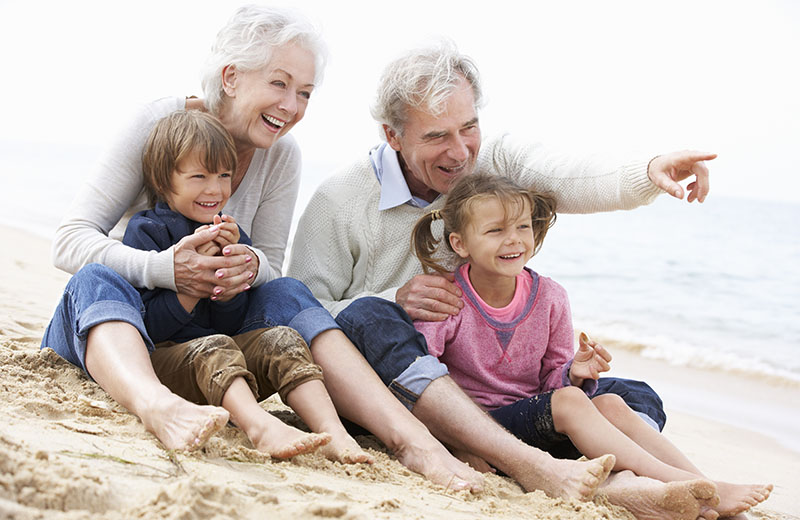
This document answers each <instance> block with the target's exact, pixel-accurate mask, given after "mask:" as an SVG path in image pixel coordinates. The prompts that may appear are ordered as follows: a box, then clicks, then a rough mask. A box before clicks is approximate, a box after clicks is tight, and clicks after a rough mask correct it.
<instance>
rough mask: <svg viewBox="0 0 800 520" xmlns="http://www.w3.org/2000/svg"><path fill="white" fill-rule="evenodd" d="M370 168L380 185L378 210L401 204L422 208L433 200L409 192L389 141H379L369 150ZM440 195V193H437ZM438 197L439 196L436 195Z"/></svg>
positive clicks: (395, 153)
mask: <svg viewBox="0 0 800 520" xmlns="http://www.w3.org/2000/svg"><path fill="white" fill-rule="evenodd" d="M369 158H370V160H371V161H372V169H373V170H374V171H375V176H376V177H377V178H378V183H380V185H381V198H380V200H379V201H378V210H380V211H383V210H385V209H391V208H394V207H397V206H400V205H402V204H408V205H410V206H414V207H416V208H424V207H426V206H428V205H430V204H431V202H433V201H430V202H429V201H427V200H424V199H421V198H419V197H415V196H414V195H412V194H411V190H410V189H409V188H408V183H407V182H406V178H405V176H404V175H403V170H402V168H400V161H399V160H398V159H397V152H395V151H394V150H393V149H392V148H391V147H390V146H389V143H381V144H379V145H378V146H376V147H375V148H373V149H372V150H370V151H369ZM439 196H441V195H439ZM436 198H439V197H436Z"/></svg>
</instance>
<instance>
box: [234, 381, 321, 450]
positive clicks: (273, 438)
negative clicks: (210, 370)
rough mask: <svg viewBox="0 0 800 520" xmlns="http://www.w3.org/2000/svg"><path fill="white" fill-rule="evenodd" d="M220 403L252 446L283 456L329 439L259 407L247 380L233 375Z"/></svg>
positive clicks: (310, 448)
mask: <svg viewBox="0 0 800 520" xmlns="http://www.w3.org/2000/svg"><path fill="white" fill-rule="evenodd" d="M222 407H223V408H225V409H226V410H228V411H229V412H230V414H231V421H232V422H233V424H235V425H236V426H238V427H239V428H241V429H242V430H243V431H244V432H245V434H246V435H247V438H248V439H250V442H252V443H253V446H254V447H255V448H256V449H257V450H258V451H261V452H264V453H267V454H268V455H270V456H272V457H275V458H278V459H286V458H289V457H294V456H295V455H300V454H302V453H309V452H312V451H314V450H316V449H317V448H319V447H320V446H323V445H325V444H327V443H329V442H330V440H331V436H330V435H329V434H327V433H306V432H302V431H300V430H298V429H297V428H293V427H291V426H289V425H288V424H285V423H284V422H283V421H281V420H280V419H278V418H277V417H274V416H273V415H272V414H270V413H269V412H267V411H266V410H264V409H263V408H261V406H260V405H259V404H258V401H256V398H255V396H253V392H252V391H251V390H250V387H249V386H248V384H247V382H246V381H245V380H244V379H243V378H241V377H237V378H236V379H234V380H233V382H232V383H231V385H230V386H229V387H228V389H227V390H226V391H225V395H224V396H222Z"/></svg>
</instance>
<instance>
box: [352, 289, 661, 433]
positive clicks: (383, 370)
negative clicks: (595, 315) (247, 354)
mask: <svg viewBox="0 0 800 520" xmlns="http://www.w3.org/2000/svg"><path fill="white" fill-rule="evenodd" d="M336 322H337V323H338V324H339V325H340V326H341V328H342V330H343V331H344V333H345V334H346V335H347V337H348V338H350V341H352V342H353V344H354V345H355V346H356V348H357V349H358V350H359V351H360V352H361V354H363V355H364V357H365V358H366V359H367V362H369V364H370V365H371V366H372V368H373V370H375V372H377V373H378V376H379V377H380V378H381V380H382V381H383V383H384V384H385V385H387V386H388V387H389V389H390V390H391V391H392V393H393V394H394V395H395V396H396V397H397V398H398V399H399V400H400V401H401V402H402V403H403V404H404V405H405V406H406V407H407V408H408V409H409V410H411V409H412V408H413V407H414V404H415V403H416V402H417V399H418V398H419V396H420V395H422V392H424V391H425V388H427V386H428V384H430V382H431V381H433V380H434V379H436V378H439V377H442V376H445V375H447V374H448V370H447V367H446V366H445V365H444V364H443V363H441V362H440V361H439V360H438V359H436V358H435V357H433V356H431V355H430V354H428V346H427V344H426V343H425V337H424V336H423V335H422V334H421V333H419V332H417V330H416V329H415V328H414V324H413V323H412V321H411V318H410V317H409V316H408V314H407V313H406V312H405V311H404V310H403V309H402V307H400V306H399V305H397V304H396V303H394V302H390V301H388V300H385V299H383V298H377V297H374V296H369V297H365V298H359V299H357V300H355V301H354V302H353V303H351V304H350V305H348V306H347V308H345V309H344V310H342V311H341V312H340V313H339V315H338V316H337V317H336ZM604 393H614V394H617V395H619V396H620V397H622V399H623V400H625V402H626V403H627V404H628V406H630V407H631V408H632V409H633V410H634V411H636V412H637V413H639V415H640V416H642V418H643V419H644V420H645V421H646V422H648V424H650V425H651V426H653V427H654V428H655V427H657V428H658V429H659V430H661V429H663V428H664V424H665V422H666V414H665V413H664V408H663V404H662V402H661V398H659V397H658V394H656V393H655V391H653V389H652V388H650V386H649V385H647V383H644V382H641V381H633V380H630V379H618V378H614V377H601V378H600V379H599V380H598V386H597V391H596V392H595V393H594V396H597V395H600V394H604Z"/></svg>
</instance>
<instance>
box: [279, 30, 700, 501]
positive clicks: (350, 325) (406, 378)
mask: <svg viewBox="0 0 800 520" xmlns="http://www.w3.org/2000/svg"><path fill="white" fill-rule="evenodd" d="M481 101H482V97H481V86H480V81H479V76H478V71H477V68H476V67H475V65H474V63H473V62H472V61H471V60H470V59H469V58H468V57H466V56H463V55H461V54H459V53H458V51H457V50H456V49H455V47H454V46H452V45H451V44H449V43H445V44H442V46H440V47H435V48H427V49H421V50H419V51H414V52H411V53H409V54H407V55H406V56H404V57H402V58H400V59H398V60H396V61H394V62H393V63H391V64H390V65H389V67H388V68H387V70H386V72H385V73H384V76H383V78H382V80H381V84H380V86H379V90H378V98H377V102H376V103H375V106H374V107H373V117H375V119H376V120H378V122H379V123H381V125H382V128H383V131H384V134H385V137H386V142H385V143H382V144H381V145H379V146H377V147H376V148H373V149H372V150H371V151H370V153H369V154H368V155H367V154H365V156H364V157H363V158H361V159H359V160H358V161H357V162H355V163H354V164H352V165H350V166H349V167H346V168H344V169H343V170H342V171H340V172H339V173H338V174H336V175H334V176H332V177H331V178H329V179H327V180H326V181H325V182H324V183H323V184H322V185H321V186H320V188H319V189H318V190H317V192H316V193H315V195H314V196H313V197H312V199H311V201H310V202H309V204H308V206H307V208H306V210H305V212H304V214H303V216H302V217H301V219H300V222H299V226H298V230H297V234H296V237H295V240H294V246H293V249H292V254H291V259H290V264H289V271H288V274H289V275H290V276H292V277H296V278H298V279H300V280H301V281H303V282H305V283H306V284H307V285H308V287H309V288H310V289H311V291H312V292H313V293H314V296H316V297H317V298H318V299H319V300H320V301H321V302H322V303H323V305H325V306H326V307H327V308H328V310H330V311H331V312H332V313H333V314H334V315H337V322H338V323H339V324H340V325H341V326H342V328H343V330H344V331H345V333H346V334H347V335H348V336H349V337H350V339H351V341H353V343H354V344H355V345H356V346H357V347H358V348H359V350H360V351H361V352H362V354H364V357H365V358H366V359H367V361H368V362H369V363H370V365H371V366H372V367H373V368H374V369H375V370H376V372H377V373H378V375H379V376H380V377H381V379H382V380H383V382H384V383H385V384H386V385H388V386H389V387H390V389H391V390H392V392H393V393H394V394H395V396H396V397H397V398H398V399H400V400H401V402H403V403H404V404H405V405H406V407H407V408H408V409H409V410H411V411H412V413H413V414H414V415H415V416H416V417H417V418H418V419H420V420H421V421H422V422H423V423H424V424H425V425H426V426H427V427H428V428H429V429H430V431H431V432H432V433H433V434H434V435H435V436H436V437H437V438H439V439H440V440H441V441H442V442H444V443H445V444H446V445H448V446H449V447H450V448H451V449H452V451H453V452H454V453H456V454H458V455H459V456H460V457H461V458H462V459H463V460H467V461H469V462H470V464H472V465H473V466H474V467H476V468H478V469H483V470H487V469H489V466H488V465H487V463H488V464H489V465H491V466H494V467H497V468H499V469H500V470H502V471H504V472H505V473H506V474H509V475H511V476H512V477H514V478H515V479H517V480H518V481H521V482H523V486H524V487H526V489H530V486H527V485H525V483H524V480H525V475H520V470H519V468H516V467H515V466H514V464H512V463H511V462H510V460H511V459H513V458H514V457H516V456H519V453H520V450H521V449H522V448H520V447H519V446H518V445H517V444H515V443H514V442H513V441H512V440H511V439H509V437H511V435H510V434H508V433H507V432H505V431H504V430H502V429H501V428H500V427H499V426H498V425H497V424H496V423H494V422H493V420H492V419H491V418H490V417H489V416H488V415H487V414H485V413H484V412H483V411H482V410H480V409H479V408H478V407H477V406H476V405H475V404H474V403H473V402H472V401H471V400H470V399H469V398H468V397H467V396H466V395H465V394H464V393H463V392H462V391H461V390H460V388H458V386H457V385H456V384H455V383H454V382H453V381H452V380H451V379H450V378H449V377H448V376H447V368H446V367H445V366H444V365H442V364H441V363H439V362H438V360H437V359H435V358H433V357H432V356H430V355H428V352H427V347H426V345H425V340H424V338H423V337H422V336H421V335H420V334H418V333H417V332H416V331H415V329H414V327H413V325H412V323H411V319H420V320H442V319H444V318H445V317H446V316H447V315H448V314H456V313H458V312H459V310H460V306H461V300H460V298H459V297H460V291H459V289H458V288H457V287H456V286H455V285H454V284H453V283H452V277H450V278H448V277H442V276H437V275H425V274H422V269H421V267H420V265H419V263H418V261H417V260H416V258H415V257H414V255H413V254H412V253H411V251H410V247H409V243H410V236H411V229H412V227H413V225H414V223H415V222H416V221H417V219H418V218H419V217H420V216H421V215H422V214H423V213H425V212H427V211H431V210H435V209H438V208H440V207H441V206H442V204H443V197H442V195H444V194H446V193H447V192H448V190H449V188H450V186H451V185H452V183H453V182H454V180H455V179H457V178H459V177H460V176H462V175H464V174H468V173H470V172H472V171H473V170H474V169H476V168H481V169H484V170H490V171H497V172H502V173H504V174H506V175H514V176H517V177H518V179H519V180H520V181H522V182H523V183H525V184H527V185H530V186H533V187H535V188H536V189H537V190H539V191H547V192H551V193H554V194H555V195H556V197H557V199H558V210H559V211H561V212H596V211H607V210H615V209H630V208H634V207H637V206H640V205H643V204H648V203H650V202H651V201H653V200H654V199H655V198H656V196H658V195H659V194H660V193H662V190H663V191H667V192H669V193H670V194H672V195H673V196H675V197H679V198H681V197H682V196H683V190H682V188H681V187H680V186H679V185H678V184H677V181H680V180H683V179H685V178H687V177H689V176H691V175H694V176H695V177H696V179H695V181H694V182H692V183H691V184H689V186H688V189H689V196H688V199H689V201H693V200H698V201H700V202H702V200H703V199H704V198H705V196H706V194H707V192H708V171H707V169H706V168H705V166H704V165H703V163H702V161H704V160H709V159H713V158H714V157H715V156H714V155H709V154H702V153H695V152H676V153H671V154H667V155H662V156H658V157H656V158H654V159H651V160H647V159H646V160H642V161H637V162H631V163H630V164H627V165H624V166H622V167H619V168H617V169H613V170H604V169H602V167H599V166H598V165H595V164H593V163H591V162H585V161H580V160H575V159H573V158H568V157H563V156H557V155H550V154H548V153H547V151H546V150H544V149H543V148H541V147H539V146H537V145H531V144H528V143H520V142H516V141H514V140H513V139H512V138H511V137H510V136H507V135H504V136H499V137H496V138H492V139H486V140H482V136H481V131H480V125H479V120H478V108H479V107H480V105H481ZM326 370H327V368H326ZM625 384H626V382H624V381H616V382H614V385H618V386H620V385H621V386H623V387H624V386H625ZM612 386H613V385H612ZM648 392H649V394H650V395H649V396H648V395H647V394H648ZM619 393H620V394H621V395H623V397H626V395H625V394H631V396H632V397H633V399H631V400H632V401H635V398H636V397H641V396H642V395H644V396H645V402H644V403H642V404H643V407H640V409H641V410H642V411H644V412H650V413H651V414H652V415H653V416H654V417H655V419H656V421H659V420H660V421H661V424H662V425H663V415H659V414H662V413H663V412H661V406H660V400H659V399H658V397H657V396H656V395H655V394H654V393H652V391H650V390H649V388H648V387H646V385H644V389H643V390H640V389H638V388H630V387H628V388H623V390H622V391H621V392H619ZM631 396H628V397H629V398H630V397H631ZM631 404H633V405H635V404H636V403H635V402H633V403H631ZM564 462H566V461H564Z"/></svg>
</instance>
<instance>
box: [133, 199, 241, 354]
mask: <svg viewBox="0 0 800 520" xmlns="http://www.w3.org/2000/svg"><path fill="white" fill-rule="evenodd" d="M202 225H203V224H201V223H200V222H195V221H193V220H189V219H188V218H186V217H184V216H183V215H181V214H180V213H176V212H175V211H172V210H171V209H169V206H168V205H167V204H165V203H163V202H159V203H157V204H156V207H155V208H153V209H148V210H145V211H140V212H139V213H136V214H135V215H134V216H133V217H131V220H130V222H129V223H128V227H127V228H126V229H125V236H124V237H123V238H122V243H123V244H125V245H127V246H130V247H135V248H136V249H142V250H144V251H164V250H165V249H169V248H170V247H171V246H172V245H173V244H175V243H177V242H178V241H179V240H180V239H181V238H183V237H185V236H187V235H191V234H192V233H194V231H195V230H196V229H197V228H198V227H200V226H202ZM239 243H240V244H246V245H251V244H252V242H251V241H250V237H248V236H247V234H246V233H245V232H244V230H243V229H242V228H241V227H240V228H239ZM138 289H139V292H140V293H141V295H142V302H143V303H144V308H145V314H144V325H145V327H146V328H147V333H148V334H149V335H150V339H151V340H153V343H161V342H162V341H167V340H170V341H175V342H177V343H181V342H184V341H189V340H190V339H195V338H200V337H203V336H209V335H211V334H227V335H229V336H230V335H234V334H236V333H237V332H238V330H239V329H240V328H241V327H242V321H243V319H244V315H245V312H246V310H247V304H248V296H247V292H241V293H239V294H237V295H236V296H234V297H233V298H231V299H230V300H228V301H227V302H215V301H211V300H210V299H208V298H203V299H201V300H200V301H198V302H197V305H195V307H194V309H193V310H192V312H186V309H184V308H183V305H181V303H180V301H178V294H177V293H176V292H175V291H172V290H170V289H162V288H158V287H157V288H154V289H147V288H138Z"/></svg>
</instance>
